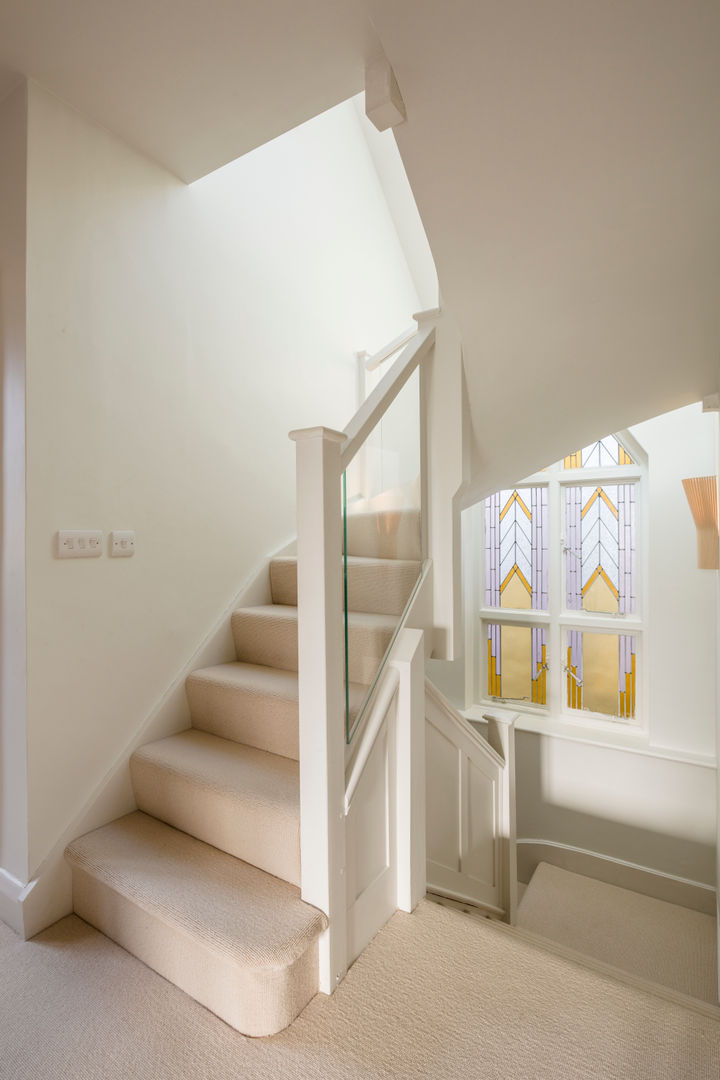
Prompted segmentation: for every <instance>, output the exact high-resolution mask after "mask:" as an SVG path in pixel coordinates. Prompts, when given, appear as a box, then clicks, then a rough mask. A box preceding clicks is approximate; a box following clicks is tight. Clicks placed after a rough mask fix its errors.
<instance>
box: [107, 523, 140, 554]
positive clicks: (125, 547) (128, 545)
mask: <svg viewBox="0 0 720 1080" xmlns="http://www.w3.org/2000/svg"><path fill="white" fill-rule="evenodd" d="M134 554H135V533H134V532H133V530H132V529H115V530H114V532H111V533H110V555H111V557H112V558H113V559H129V558H130V556H131V555H134Z"/></svg>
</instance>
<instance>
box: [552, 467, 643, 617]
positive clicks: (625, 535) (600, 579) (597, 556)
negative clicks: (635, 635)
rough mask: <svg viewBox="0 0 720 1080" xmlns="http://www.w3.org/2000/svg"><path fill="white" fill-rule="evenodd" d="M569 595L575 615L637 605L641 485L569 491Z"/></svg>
mask: <svg viewBox="0 0 720 1080" xmlns="http://www.w3.org/2000/svg"><path fill="white" fill-rule="evenodd" d="M565 536H566V545H565V594H566V603H567V606H568V608H569V609H570V610H571V611H580V610H583V611H596V612H605V613H609V614H616V615H631V614H632V613H633V612H634V611H635V606H636V595H635V593H636V575H635V485H634V484H604V485H603V486H602V487H567V488H566V489H565Z"/></svg>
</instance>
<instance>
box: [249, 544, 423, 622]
mask: <svg viewBox="0 0 720 1080" xmlns="http://www.w3.org/2000/svg"><path fill="white" fill-rule="evenodd" d="M420 570H421V564H420V563H419V562H418V561H417V560H409V559H367V558H360V557H359V556H356V555H350V556H348V559H347V583H348V609H349V610H350V611H372V612H375V613H376V614H378V615H398V616H399V615H402V612H403V610H404V608H405V605H406V604H407V602H408V599H409V597H410V593H411V592H412V590H413V588H414V586H415V583H416V581H417V580H418V578H419V576H420ZM270 585H271V588H272V598H273V603H274V604H288V605H290V606H291V607H295V606H297V559H296V558H290V557H287V558H282V559H273V560H272V562H271V563H270Z"/></svg>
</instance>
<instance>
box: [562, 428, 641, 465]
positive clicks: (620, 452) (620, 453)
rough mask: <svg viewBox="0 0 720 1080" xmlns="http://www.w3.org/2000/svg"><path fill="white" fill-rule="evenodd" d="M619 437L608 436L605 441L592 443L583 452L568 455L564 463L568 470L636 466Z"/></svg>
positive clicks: (600, 440) (577, 451) (578, 451)
mask: <svg viewBox="0 0 720 1080" xmlns="http://www.w3.org/2000/svg"><path fill="white" fill-rule="evenodd" d="M634 464H635V462H634V461H633V459H632V458H631V457H630V455H629V454H628V452H627V450H626V449H625V447H624V446H623V444H622V443H621V442H620V440H619V439H618V437H617V435H606V436H605V438H604V439H598V441H597V442H594V443H590V445H589V446H586V447H585V448H584V449H583V450H576V451H575V453H574V454H568V455H567V457H566V458H565V460H564V462H563V467H564V468H566V469H604V468H606V466H608V465H634Z"/></svg>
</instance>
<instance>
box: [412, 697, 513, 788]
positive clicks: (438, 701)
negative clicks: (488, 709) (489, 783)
mask: <svg viewBox="0 0 720 1080" xmlns="http://www.w3.org/2000/svg"><path fill="white" fill-rule="evenodd" d="M425 697H426V698H429V699H430V700H431V701H432V702H433V703H434V704H435V706H436V707H437V708H438V709H440V711H441V712H443V713H444V714H445V715H446V716H447V717H448V719H449V720H451V721H452V722H453V723H454V724H456V725H458V726H459V727H461V728H462V730H463V732H464V734H465V735H466V736H467V737H468V738H469V739H470V740H471V742H472V743H474V745H475V746H476V747H477V748H478V749H479V750H481V751H482V753H483V754H484V755H485V757H487V758H488V759H489V760H490V761H492V762H494V764H495V765H497V767H498V768H499V769H504V768H505V764H506V762H505V757H504V756H503V753H502V752H501V751H499V750H497V749H496V748H495V747H494V746H492V745H491V743H490V742H489V741H488V740H487V739H484V738H483V737H482V735H481V734H480V732H479V731H476V730H475V728H474V727H473V726H472V724H471V723H470V722H469V721H468V720H466V719H465V717H464V716H463V715H462V713H461V712H459V711H458V710H457V709H456V708H455V706H454V705H453V704H452V703H451V702H450V701H448V699H447V698H446V697H445V695H444V694H442V693H441V692H440V691H439V690H438V688H437V686H436V685H435V683H434V682H432V681H431V680H430V679H428V678H426V679H425ZM493 719H494V718H493Z"/></svg>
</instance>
